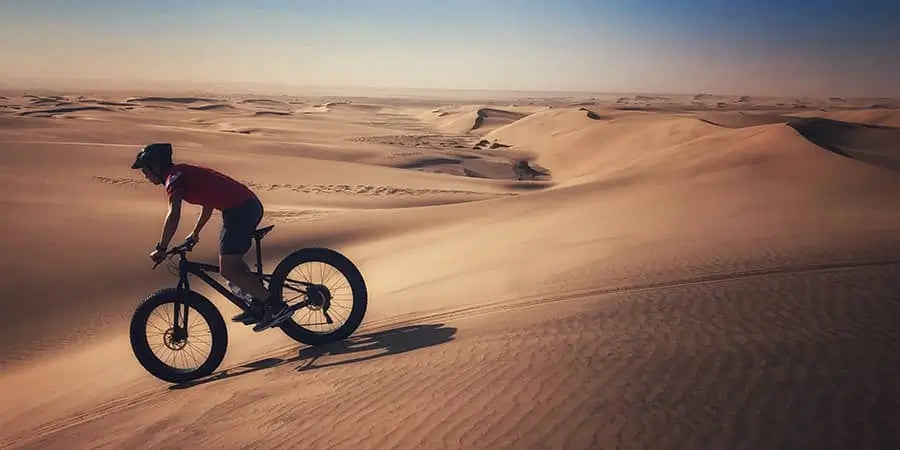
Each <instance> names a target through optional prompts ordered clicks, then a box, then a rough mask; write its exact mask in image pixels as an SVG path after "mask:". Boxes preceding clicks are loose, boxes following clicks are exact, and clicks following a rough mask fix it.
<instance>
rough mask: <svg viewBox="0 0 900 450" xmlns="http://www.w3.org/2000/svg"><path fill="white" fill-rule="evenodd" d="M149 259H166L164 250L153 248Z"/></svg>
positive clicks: (156, 260) (157, 260)
mask: <svg viewBox="0 0 900 450" xmlns="http://www.w3.org/2000/svg"><path fill="white" fill-rule="evenodd" d="M150 259H152V260H153V262H156V263H158V262H160V261H162V260H164V259H166V252H161V251H159V250H153V253H150Z"/></svg>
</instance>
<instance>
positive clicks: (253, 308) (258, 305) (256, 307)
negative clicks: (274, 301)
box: [231, 299, 264, 325]
mask: <svg viewBox="0 0 900 450" xmlns="http://www.w3.org/2000/svg"><path fill="white" fill-rule="evenodd" d="M263 309H264V308H263V303H262V302H261V301H259V300H256V299H254V300H253V301H251V302H250V307H249V308H247V310H246V311H244V312H242V313H240V314H238V315H236V316H234V317H232V318H231V320H232V321H233V322H241V323H243V324H244V325H251V324H254V323H256V322H259V318H260V317H262V316H263Z"/></svg>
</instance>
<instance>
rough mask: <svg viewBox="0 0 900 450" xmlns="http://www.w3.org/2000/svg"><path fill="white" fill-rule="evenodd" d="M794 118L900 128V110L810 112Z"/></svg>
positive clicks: (799, 114)
mask: <svg viewBox="0 0 900 450" xmlns="http://www.w3.org/2000/svg"><path fill="white" fill-rule="evenodd" d="M790 116H792V117H818V118H822V119H831V120H837V121H842V122H853V123H861V124H867V125H884V126H888V127H895V128H900V109H853V110H840V111H808V112H802V113H794V114H790Z"/></svg>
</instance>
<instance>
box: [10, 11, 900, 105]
mask: <svg viewBox="0 0 900 450" xmlns="http://www.w3.org/2000/svg"><path fill="white" fill-rule="evenodd" d="M898 24H900V2H897V1H868V0H844V1H836V0H819V1H809V0H792V1H781V0H779V1H773V0H754V1H743V0H742V1H732V0H718V1H713V0H697V1H677V0H673V1H665V0H630V1H628V0H607V1H604V0H594V1H586V0H552V1H545V0H532V1H524V0H456V1H453V0H442V1H441V0H437V1H435V0H368V1H364V0H328V1H324V0H316V1H307V0H295V1H286V0H282V1H276V0H255V1H243V2H238V1H231V0H219V1H216V2H213V1H184V0H181V1H179V0H153V1H133V0H114V1H100V0H70V1H64V0H31V1H24V0H22V1H19V0H0V61H2V65H3V70H2V71H0V81H6V82H10V81H16V82H19V83H21V82H23V81H24V82H26V83H27V82H29V81H31V82H35V83H38V82H40V81H42V80H43V81H45V82H46V81H49V82H51V83H52V82H54V81H60V82H61V81H62V80H70V81H71V80H76V81H77V80H81V81H84V82H89V81H90V82H98V83H101V84H103V83H109V84H116V85H122V86H130V85H134V86H145V85H151V83H159V82H171V83H177V82H186V83H194V84H200V85H202V84H204V83H210V84H213V83H252V84H270V85H277V86H371V87H385V88H443V89H488V90H491V89H506V90H541V91H550V90H552V91H589V92H659V93H698V92H707V93H720V94H742V95H743V94H746V95H791V96H797V95H800V96H831V95H838V96H900V25H898Z"/></svg>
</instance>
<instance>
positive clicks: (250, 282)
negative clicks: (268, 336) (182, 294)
mask: <svg viewBox="0 0 900 450" xmlns="http://www.w3.org/2000/svg"><path fill="white" fill-rule="evenodd" d="M131 168H132V169H140V170H141V171H142V172H143V173H144V176H145V177H146V178H147V180H149V181H150V182H151V183H153V184H155V185H162V184H164V185H165V188H166V194H167V197H168V203H169V212H168V214H167V215H166V220H165V224H164V225H163V231H162V238H161V239H160V240H159V242H158V243H157V245H156V249H155V250H153V252H152V253H150V258H151V259H152V260H153V261H155V262H160V261H162V260H163V259H164V258H165V253H166V249H167V248H168V245H169V241H171V239H172V236H173V235H174V234H175V231H176V230H177V229H178V222H179V220H180V219H181V202H182V200H184V201H186V202H188V203H192V204H195V205H200V206H202V207H203V211H202V212H201V213H200V216H199V217H198V218H197V223H196V225H194V229H193V231H191V233H190V234H189V235H188V237H187V240H189V241H196V242H199V236H200V230H202V229H203V227H204V226H205V225H206V222H207V221H208V220H209V218H210V216H211V215H212V212H213V210H214V209H216V210H219V211H221V212H222V230H221V232H220V233H219V267H220V273H221V274H222V277H224V278H225V279H226V280H228V281H231V282H232V283H234V284H236V285H237V286H238V287H240V288H241V289H242V290H244V292H248V293H250V295H252V296H253V299H252V301H251V302H250V306H249V308H248V310H247V311H245V312H242V313H241V314H238V315H236V316H234V317H232V319H231V320H233V321H235V322H242V323H244V324H246V325H250V324H253V323H256V325H255V326H254V327H253V331H256V332H259V331H262V330H265V329H267V328H269V327H273V326H276V325H278V324H280V323H281V322H283V321H285V320H287V319H288V318H290V317H291V315H293V311H291V309H290V308H289V307H288V305H287V304H286V303H285V302H284V300H283V299H281V298H280V296H278V295H277V294H275V293H272V294H270V293H269V291H268V290H266V288H265V287H264V286H263V284H262V282H261V281H260V280H259V278H257V277H256V276H255V275H253V273H252V272H251V271H250V268H249V267H248V266H247V264H246V263H244V255H245V254H246V253H247V251H248V250H250V246H251V240H252V233H253V232H254V231H255V230H256V226H257V225H259V222H260V220H262V215H263V206H262V203H260V201H259V198H257V196H256V194H254V193H253V192H252V191H251V190H250V189H249V188H247V186H245V185H243V184H242V183H240V182H238V181H237V180H234V179H232V178H231V177H229V176H227V175H225V174H222V173H220V172H218V171H216V170H213V169H210V168H207V167H202V166H198V165H192V164H183V163H180V164H173V163H172V145H171V144H168V143H154V144H150V145H147V146H145V147H144V148H142V149H141V151H140V152H138V154H137V157H136V158H135V161H134V164H132V165H131Z"/></svg>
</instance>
